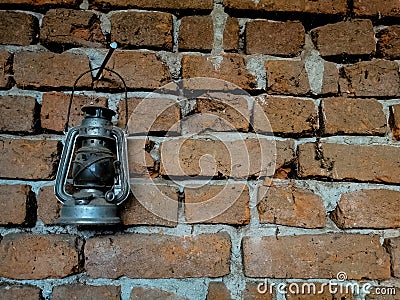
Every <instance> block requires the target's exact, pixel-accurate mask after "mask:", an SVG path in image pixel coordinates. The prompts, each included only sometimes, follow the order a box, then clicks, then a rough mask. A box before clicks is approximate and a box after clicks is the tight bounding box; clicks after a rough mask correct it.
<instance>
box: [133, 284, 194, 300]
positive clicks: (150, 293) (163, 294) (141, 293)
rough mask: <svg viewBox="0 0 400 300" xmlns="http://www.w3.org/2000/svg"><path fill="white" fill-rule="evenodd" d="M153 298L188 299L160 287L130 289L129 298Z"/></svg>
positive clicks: (138, 299)
mask: <svg viewBox="0 0 400 300" xmlns="http://www.w3.org/2000/svg"><path fill="white" fill-rule="evenodd" d="M154 299H159V300H161V299H168V300H189V299H188V298H186V297H181V296H178V295H176V294H174V293H171V292H167V291H163V290H160V289H151V288H143V287H135V288H133V290H132V293H131V300H154Z"/></svg>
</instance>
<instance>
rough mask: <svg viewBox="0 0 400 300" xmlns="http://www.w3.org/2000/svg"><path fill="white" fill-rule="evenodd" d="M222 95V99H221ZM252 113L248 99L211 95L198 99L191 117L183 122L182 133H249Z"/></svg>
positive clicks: (227, 95) (228, 95)
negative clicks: (237, 131)
mask: <svg viewBox="0 0 400 300" xmlns="http://www.w3.org/2000/svg"><path fill="white" fill-rule="evenodd" d="M219 95H220V97H219ZM249 123H250V112H249V108H248V103H247V99H245V98H244V97H242V96H236V95H230V94H222V93H221V94H209V96H208V97H207V98H205V97H204V98H203V97H201V98H197V99H196V103H195V105H194V107H193V110H192V111H191V112H190V114H189V116H187V117H186V118H184V119H183V120H182V133H183V134H193V133H200V132H205V131H211V132H215V131H236V130H239V131H245V132H246V131H248V130H249Z"/></svg>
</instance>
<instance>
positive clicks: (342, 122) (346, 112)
mask: <svg viewBox="0 0 400 300" xmlns="http://www.w3.org/2000/svg"><path fill="white" fill-rule="evenodd" d="M322 112H323V117H324V132H325V134H332V135H334V134H367V135H384V134H385V133H386V132H387V126H386V116H385V114H384V113H383V110H382V104H380V103H379V102H378V101H376V100H375V99H352V98H342V97H337V98H327V99H323V100H322Z"/></svg>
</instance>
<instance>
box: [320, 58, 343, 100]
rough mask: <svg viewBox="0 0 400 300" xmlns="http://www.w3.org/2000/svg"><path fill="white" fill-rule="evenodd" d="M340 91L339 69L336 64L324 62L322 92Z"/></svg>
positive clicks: (333, 92) (332, 92)
mask: <svg viewBox="0 0 400 300" xmlns="http://www.w3.org/2000/svg"><path fill="white" fill-rule="evenodd" d="M338 92H339V70H338V69H337V67H336V64H334V63H331V62H324V74H323V78H322V88H321V94H322V95H324V94H337V93H338Z"/></svg>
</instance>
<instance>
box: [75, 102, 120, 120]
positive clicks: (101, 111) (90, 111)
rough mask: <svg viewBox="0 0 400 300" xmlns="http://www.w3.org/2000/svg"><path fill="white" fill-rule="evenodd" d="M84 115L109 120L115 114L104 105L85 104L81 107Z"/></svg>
mask: <svg viewBox="0 0 400 300" xmlns="http://www.w3.org/2000/svg"><path fill="white" fill-rule="evenodd" d="M82 111H83V112H84V113H85V117H89V118H103V119H107V120H109V121H111V119H112V117H113V116H115V111H113V110H112V109H109V108H107V107H104V106H96V105H86V106H83V107H82Z"/></svg>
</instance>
